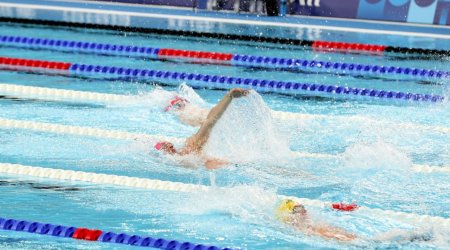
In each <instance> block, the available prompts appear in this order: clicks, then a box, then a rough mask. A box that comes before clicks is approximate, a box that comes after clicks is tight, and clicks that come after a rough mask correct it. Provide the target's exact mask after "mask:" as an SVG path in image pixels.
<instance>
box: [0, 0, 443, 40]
mask: <svg viewBox="0 0 450 250" xmlns="http://www.w3.org/2000/svg"><path fill="white" fill-rule="evenodd" d="M11 8H13V9H14V8H15V11H14V10H11ZM24 8H27V9H28V11H24V10H23V9H24ZM8 9H10V10H8ZM32 10H52V11H58V12H61V13H62V14H63V16H62V17H61V18H59V19H60V20H58V19H55V18H53V20H57V21H64V14H67V11H77V12H80V13H81V12H84V13H94V12H95V13H98V14H111V15H122V16H128V17H129V16H139V17H149V18H166V19H167V18H171V19H175V20H192V21H207V22H212V23H228V24H240V25H258V26H272V27H288V28H289V27H292V28H296V27H297V28H311V29H314V28H317V29H322V30H330V31H345V32H358V33H361V32H363V33H374V34H386V35H389V34H391V35H407V36H419V37H430V38H441V39H450V26H439V25H425V24H412V23H397V22H382V21H372V20H355V19H338V18H323V17H307V16H288V17H268V16H259V15H256V14H238V13H231V12H212V11H203V10H197V11H193V9H192V8H180V7H164V6H150V5H137V4H123V3H107V2H95V1H60V0H58V1H55V0H1V1H0V16H2V17H14V18H17V17H21V18H40V16H39V15H36V14H38V13H36V12H34V13H33V11H32ZM13 15H14V16H13ZM49 17H50V16H49ZM72 18H73V17H72ZM66 19H67V16H66ZM125 19H126V18H125ZM85 21H93V20H87V19H86V20H85ZM113 24H115V23H113ZM139 26H140V27H146V26H150V24H149V23H148V22H147V25H146V24H145V23H144V24H141V25H139Z"/></svg>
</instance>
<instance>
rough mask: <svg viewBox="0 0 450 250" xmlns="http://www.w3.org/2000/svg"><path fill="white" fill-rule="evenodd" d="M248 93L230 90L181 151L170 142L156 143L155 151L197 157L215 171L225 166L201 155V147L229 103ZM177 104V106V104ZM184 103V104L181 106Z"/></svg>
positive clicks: (240, 90) (246, 91)
mask: <svg viewBox="0 0 450 250" xmlns="http://www.w3.org/2000/svg"><path fill="white" fill-rule="evenodd" d="M248 93H249V91H248V90H244V89H239V88H235V89H232V90H230V91H229V92H228V93H227V94H226V95H225V96H224V97H223V98H222V100H221V101H220V102H219V103H218V104H217V105H216V106H214V107H213V108H212V109H211V110H210V111H209V113H208V115H207V116H206V119H205V120H204V121H203V122H202V123H201V126H200V129H199V130H198V131H197V133H196V134H194V135H193V136H191V137H189V138H187V139H186V142H185V145H184V147H183V148H181V149H178V150H177V149H175V147H174V146H173V144H172V143H171V142H158V143H156V145H155V149H157V150H159V151H162V152H164V153H167V154H170V155H181V156H184V155H190V154H193V155H198V156H200V157H201V158H202V159H203V160H204V165H205V166H206V168H208V169H216V168H219V167H221V166H222V165H224V164H226V163H227V162H226V161H223V160H219V159H213V158H209V157H207V156H205V155H203V153H202V151H203V146H204V145H205V144H206V142H208V139H209V135H210V134H211V131H212V129H213V127H214V125H215V124H216V123H217V121H218V120H219V119H220V118H221V117H222V115H223V113H224V112H225V111H226V110H227V108H228V106H229V105H230V103H231V101H232V100H233V99H234V98H240V97H243V96H246V95H248ZM171 103H172V102H171ZM177 103H178V104H177ZM181 103H184V104H181ZM186 103H187V101H183V100H178V101H175V102H174V104H177V105H184V106H186ZM174 104H172V107H170V108H169V109H168V110H170V109H173V108H176V107H174ZM166 109H167V108H166Z"/></svg>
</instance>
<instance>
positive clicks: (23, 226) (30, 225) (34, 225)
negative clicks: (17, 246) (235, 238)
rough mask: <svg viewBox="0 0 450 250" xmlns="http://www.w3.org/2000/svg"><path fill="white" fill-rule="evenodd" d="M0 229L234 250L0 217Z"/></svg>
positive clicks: (173, 249)
mask: <svg viewBox="0 0 450 250" xmlns="http://www.w3.org/2000/svg"><path fill="white" fill-rule="evenodd" d="M0 229H2V230H8V231H17V232H26V233H33V234H42V235H48V236H54V237H64V238H73V239H78V240H88V241H98V242H103V243H117V244H125V245H132V246H137V247H149V248H157V249H166V250H232V249H231V248H220V247H217V246H211V245H203V244H194V243H191V242H180V241H176V240H167V239H163V238H153V237H143V236H139V235H128V234H125V233H114V232H103V231H101V230H91V229H87V228H81V227H71V226H62V225H53V224H48V223H40V222H34V221H26V220H15V219H8V218H1V217H0Z"/></svg>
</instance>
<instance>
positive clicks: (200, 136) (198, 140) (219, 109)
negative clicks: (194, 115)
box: [188, 89, 248, 150]
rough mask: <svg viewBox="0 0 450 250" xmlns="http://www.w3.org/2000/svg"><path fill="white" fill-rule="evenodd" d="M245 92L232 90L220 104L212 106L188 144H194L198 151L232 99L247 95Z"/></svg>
mask: <svg viewBox="0 0 450 250" xmlns="http://www.w3.org/2000/svg"><path fill="white" fill-rule="evenodd" d="M247 93H248V92H247V91H245V90H242V89H232V90H230V91H229V92H228V93H227V94H226V95H225V96H224V97H223V98H222V100H220V102H219V103H218V104H217V105H216V106H214V108H212V109H211V111H209V114H208V116H207V117H206V120H205V121H204V122H203V124H202V126H201V127H200V129H199V130H198V132H197V133H196V134H195V135H194V136H192V137H191V138H189V139H188V140H189V141H190V143H194V144H196V147H197V148H198V149H199V150H200V149H201V148H202V147H203V145H204V144H205V143H206V142H207V141H208V138H209V135H210V133H211V130H212V128H213V127H214V125H216V123H217V121H218V120H219V119H220V117H222V115H223V113H225V111H226V110H227V108H228V106H229V105H230V103H231V101H232V100H233V97H241V96H244V95H247Z"/></svg>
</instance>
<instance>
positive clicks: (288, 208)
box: [277, 199, 297, 221]
mask: <svg viewBox="0 0 450 250" xmlns="http://www.w3.org/2000/svg"><path fill="white" fill-rule="evenodd" d="M295 205H297V203H296V202H295V201H293V200H289V199H285V200H283V201H282V202H281V204H280V206H278V209H277V218H278V219H279V220H282V221H285V220H286V219H287V215H288V214H290V213H292V211H293V210H294V207H295Z"/></svg>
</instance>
